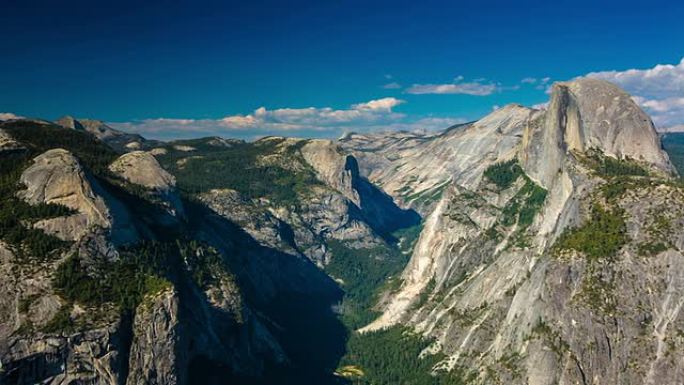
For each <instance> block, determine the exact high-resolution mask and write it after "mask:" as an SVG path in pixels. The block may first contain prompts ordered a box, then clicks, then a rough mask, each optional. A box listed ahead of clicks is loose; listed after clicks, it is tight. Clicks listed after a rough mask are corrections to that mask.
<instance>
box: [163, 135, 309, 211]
mask: <svg viewBox="0 0 684 385" xmlns="http://www.w3.org/2000/svg"><path fill="white" fill-rule="evenodd" d="M283 141H284V140H283V139H275V138H274V139H269V140H261V141H257V142H254V143H236V144H235V145H233V146H231V147H225V148H223V149H212V151H209V152H201V151H199V150H198V151H193V152H182V151H174V150H171V151H169V153H168V154H166V155H164V156H161V157H159V159H160V161H161V162H162V165H163V166H164V168H166V169H167V170H169V172H171V173H172V174H174V175H175V176H176V178H177V181H178V188H179V189H181V190H182V191H184V192H186V193H190V194H194V193H201V192H206V191H209V190H211V189H222V188H229V189H233V190H236V191H238V192H239V193H240V194H241V195H242V196H243V197H245V198H248V199H253V198H268V199H270V200H271V201H273V202H274V203H276V204H282V205H285V206H289V205H295V204H297V202H298V197H299V196H300V195H302V194H305V193H306V192H307V191H308V189H310V188H311V186H312V185H320V182H319V181H318V179H316V176H315V173H314V171H313V169H311V168H310V166H308V164H307V163H306V162H305V161H304V160H303V158H302V156H301V154H300V152H299V149H300V148H301V146H302V145H304V144H305V143H306V142H305V141H301V142H299V143H297V144H294V145H287V146H286V147H285V148H282V146H280V145H281V144H282V143H283ZM269 156H271V157H274V158H277V161H268V160H266V158H267V157H269ZM290 167H298V168H299V169H297V171H296V172H295V171H293V170H292V169H291V168H290Z"/></svg>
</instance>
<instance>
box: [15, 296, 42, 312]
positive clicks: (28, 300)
mask: <svg viewBox="0 0 684 385" xmlns="http://www.w3.org/2000/svg"><path fill="white" fill-rule="evenodd" d="M38 297H40V295H38V294H31V295H29V296H27V297H25V298H22V299H20V300H19V304H18V306H17V307H18V309H17V310H19V313H22V314H25V313H28V311H29V310H30V309H31V305H32V304H33V302H35V301H36V299H38Z"/></svg>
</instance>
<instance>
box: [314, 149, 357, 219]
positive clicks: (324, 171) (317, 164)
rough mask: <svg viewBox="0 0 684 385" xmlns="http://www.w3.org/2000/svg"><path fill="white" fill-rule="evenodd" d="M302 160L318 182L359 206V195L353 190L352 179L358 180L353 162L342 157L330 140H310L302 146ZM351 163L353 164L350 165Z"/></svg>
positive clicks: (348, 158)
mask: <svg viewBox="0 0 684 385" xmlns="http://www.w3.org/2000/svg"><path fill="white" fill-rule="evenodd" d="M301 151H302V155H303V156H304V160H306V162H307V163H308V164H310V165H311V167H313V168H314V170H316V173H317V174H318V177H319V179H320V180H322V181H324V182H325V183H326V184H327V185H328V186H330V187H332V188H334V189H336V190H337V191H339V192H341V193H342V194H343V195H344V196H345V197H347V199H349V200H350V201H352V202H354V204H356V205H357V206H360V205H361V199H360V197H359V193H358V192H357V191H356V190H355V189H354V186H353V185H354V179H356V178H358V168H357V167H354V166H355V162H354V161H353V160H352V159H350V157H348V156H346V155H344V154H343V153H342V151H341V149H340V148H339V147H338V146H337V145H336V144H335V143H334V142H333V141H331V140H310V141H307V142H306V144H305V145H304V146H302V149H301ZM352 162H354V163H353V164H352Z"/></svg>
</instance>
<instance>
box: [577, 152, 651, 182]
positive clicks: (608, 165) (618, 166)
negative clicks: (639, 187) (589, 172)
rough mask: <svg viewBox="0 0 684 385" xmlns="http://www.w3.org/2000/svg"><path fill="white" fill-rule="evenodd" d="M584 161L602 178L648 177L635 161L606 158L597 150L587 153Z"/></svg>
mask: <svg viewBox="0 0 684 385" xmlns="http://www.w3.org/2000/svg"><path fill="white" fill-rule="evenodd" d="M584 161H585V163H586V164H587V165H588V166H589V167H590V168H591V169H593V170H594V171H596V172H597V173H598V174H599V175H601V176H604V177H616V176H648V171H647V170H646V169H645V168H644V167H642V166H641V165H640V164H639V163H637V162H636V161H634V160H632V159H629V158H627V159H617V158H613V157H611V156H606V155H604V154H602V153H601V152H600V151H598V150H591V151H587V153H586V156H585V157H584Z"/></svg>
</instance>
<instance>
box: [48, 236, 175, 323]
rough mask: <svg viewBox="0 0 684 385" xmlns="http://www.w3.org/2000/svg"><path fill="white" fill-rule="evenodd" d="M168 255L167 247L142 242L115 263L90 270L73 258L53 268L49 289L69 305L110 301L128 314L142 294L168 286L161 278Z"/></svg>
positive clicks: (100, 265)
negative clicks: (69, 303)
mask: <svg viewBox="0 0 684 385" xmlns="http://www.w3.org/2000/svg"><path fill="white" fill-rule="evenodd" d="M172 252H173V251H172V250H171V247H170V246H169V245H168V244H164V243H158V242H143V243H142V244H141V245H139V246H136V247H135V248H131V249H128V250H126V251H124V252H122V253H121V257H120V259H119V260H118V261H114V262H108V261H99V262H98V265H97V266H90V269H89V268H88V266H85V265H84V262H83V261H82V260H81V258H79V257H78V256H75V255H74V256H71V257H69V258H67V259H66V260H65V261H64V262H63V263H62V264H61V265H60V266H59V267H58V268H57V270H56V271H55V275H54V277H53V281H52V286H53V287H54V288H55V290H56V291H57V293H59V294H60V296H62V297H63V298H64V299H66V300H67V301H69V302H78V303H81V304H84V305H88V306H99V305H102V304H104V303H107V302H112V303H115V304H116V305H117V306H119V308H120V309H121V310H122V311H132V310H134V309H135V308H136V307H137V306H138V304H139V303H140V302H141V301H142V300H143V298H144V296H145V295H146V294H152V293H156V292H159V291H161V290H163V289H164V288H167V287H169V286H170V282H169V281H168V280H167V279H166V278H164V277H163V275H164V271H165V269H166V268H167V266H168V265H167V259H168V258H169V255H171V254H172Z"/></svg>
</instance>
